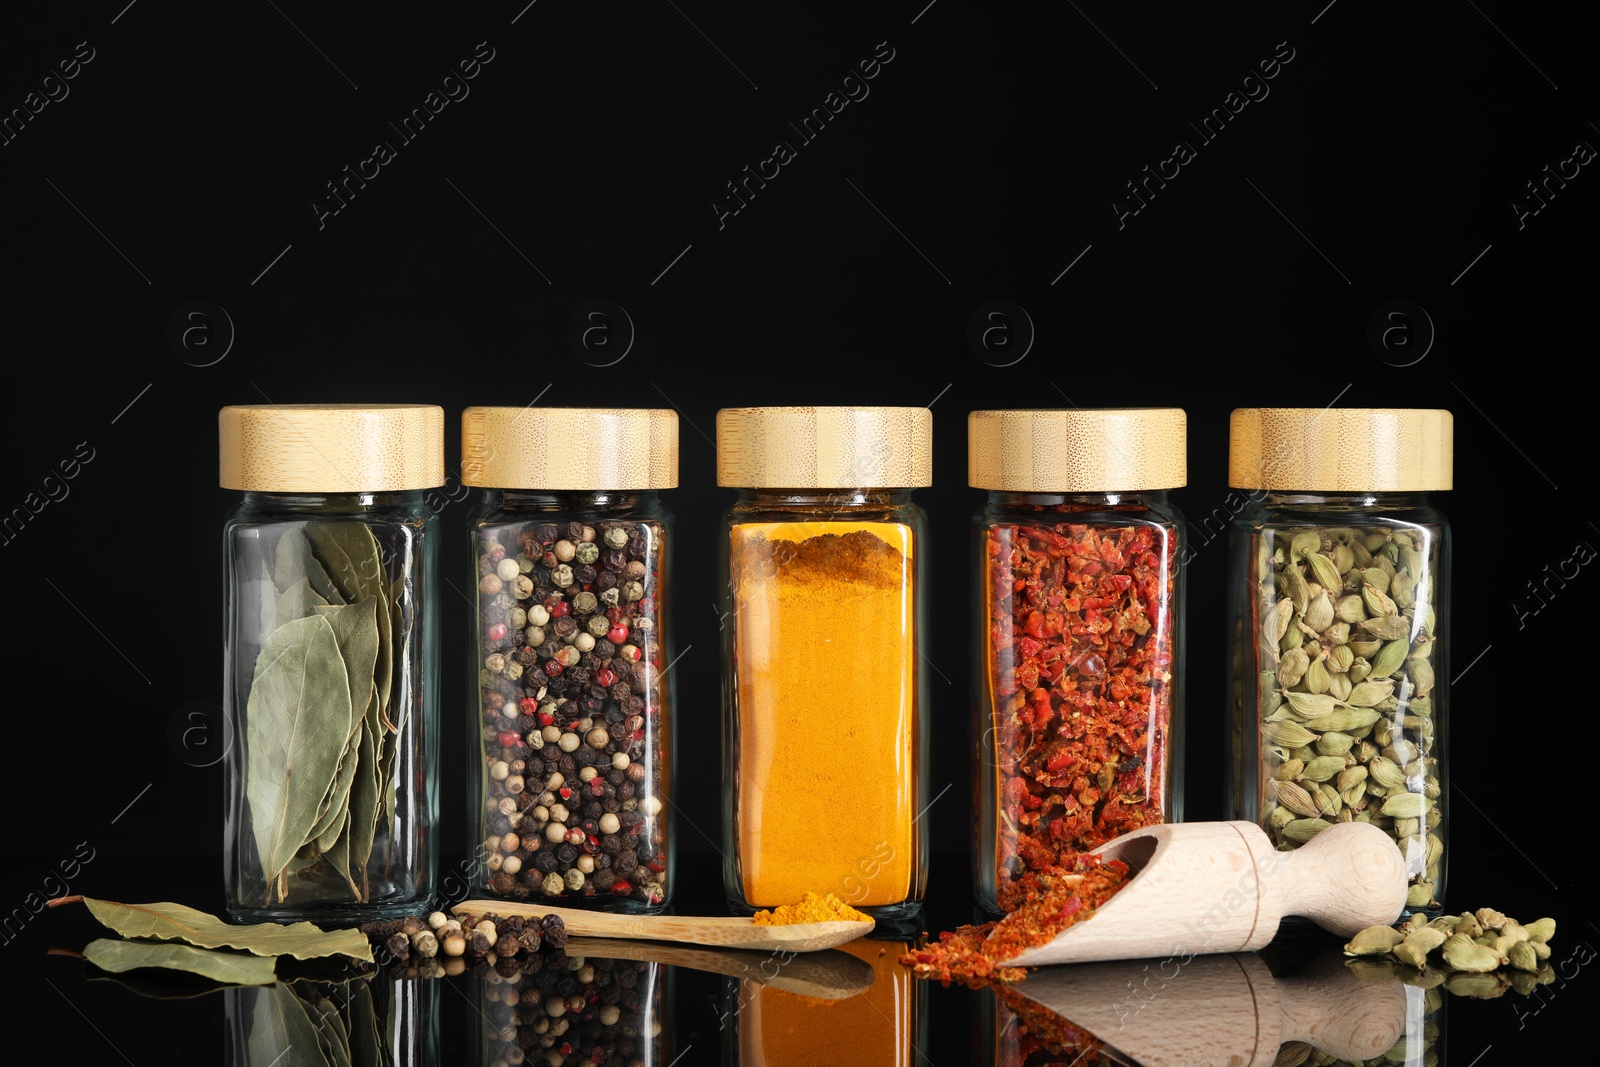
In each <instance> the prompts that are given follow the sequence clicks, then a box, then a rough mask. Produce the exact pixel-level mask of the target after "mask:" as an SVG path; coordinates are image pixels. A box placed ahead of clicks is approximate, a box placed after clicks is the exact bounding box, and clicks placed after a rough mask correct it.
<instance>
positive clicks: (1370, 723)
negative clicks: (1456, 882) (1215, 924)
mask: <svg viewBox="0 0 1600 1067" xmlns="http://www.w3.org/2000/svg"><path fill="white" fill-rule="evenodd" d="M1451 429H1452V420H1451V416H1450V413H1449V412H1448V411H1437V410H1420V409H1411V410H1405V409H1371V408H1367V409H1314V408H1308V409H1299V408H1247V409H1240V410H1237V411H1235V412H1234V413H1233V418H1232V431H1231V439H1232V445H1231V449H1230V456H1229V484H1230V485H1232V486H1234V487H1235V488H1236V489H1241V490H1247V491H1248V494H1247V495H1246V496H1245V497H1244V498H1242V499H1240V500H1239V507H1238V508H1237V509H1236V511H1237V515H1236V517H1235V519H1234V520H1233V523H1232V526H1231V529H1230V536H1229V542H1230V548H1229V551H1230V553H1231V556H1232V559H1231V563H1230V567H1229V572H1230V596H1229V599H1230V617H1231V620H1232V626H1233V631H1234V637H1235V642H1236V646H1235V654H1234V686H1233V693H1232V698H1233V699H1232V706H1233V759H1232V765H1231V771H1232V773H1231V775H1230V777H1231V782H1232V784H1231V788H1230V798H1229V800H1230V806H1231V810H1232V812H1233V817H1234V818H1238V819H1251V820H1257V821H1259V823H1260V825H1261V828H1262V829H1263V830H1265V831H1266V833H1267V836H1268V837H1269V838H1270V839H1271V840H1272V841H1273V843H1274V844H1275V845H1276V846H1277V847H1278V848H1279V849H1281V850H1288V849H1293V848H1297V847H1298V846H1300V845H1302V844H1304V843H1305V842H1306V841H1308V840H1310V839H1311V837H1312V835H1314V834H1316V833H1317V832H1318V831H1319V830H1321V829H1323V828H1325V827H1327V826H1329V825H1331V824H1332V823H1334V822H1349V821H1352V820H1354V821H1359V822H1371V823H1372V824H1374V825H1376V826H1379V827H1381V828H1382V829H1384V830H1386V831H1388V832H1389V833H1390V835H1392V836H1393V837H1394V839H1395V842H1396V843H1397V845H1398V846H1399V848H1400V850H1401V852H1402V854H1403V855H1404V856H1405V859H1406V864H1407V869H1408V871H1409V875H1410V889H1409V893H1408V895H1407V898H1406V910H1407V913H1410V912H1412V911H1417V910H1422V911H1429V912H1436V911H1438V910H1439V909H1441V908H1442V901H1443V899H1444V881H1445V835H1446V830H1447V820H1446V806H1447V802H1448V799H1449V794H1448V776H1447V766H1446V760H1445V735H1446V731H1447V724H1448V722H1449V719H1448V715H1447V711H1448V701H1449V693H1448V690H1449V682H1450V671H1449V653H1450V651H1451V649H1450V639H1449V636H1448V634H1449V625H1448V623H1449V615H1450V611H1449V593H1450V588H1449V587H1450V579H1449V575H1450V530H1449V526H1448V524H1447V523H1446V521H1445V518H1444V516H1443V515H1441V514H1440V513H1439V511H1438V510H1437V509H1436V508H1435V507H1434V506H1433V504H1432V503H1431V502H1430V501H1429V498H1428V494H1429V493H1430V492H1433V491H1436V490H1448V489H1450V487H1451V474H1452V470H1451V468H1452V442H1451Z"/></svg>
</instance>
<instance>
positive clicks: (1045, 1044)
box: [994, 985, 1126, 1067]
mask: <svg viewBox="0 0 1600 1067" xmlns="http://www.w3.org/2000/svg"><path fill="white" fill-rule="evenodd" d="M994 992H995V996H997V997H999V998H1000V1000H1001V1001H1002V1002H1003V1003H1004V1004H1005V1010H1006V1011H1007V1012H1009V1014H1010V1016H1011V1017H1010V1018H1005V1017H1004V1016H1002V1019H1003V1022H1002V1023H1001V1024H1000V1025H999V1026H998V1027H997V1028H996V1029H997V1030H998V1031H999V1033H1000V1035H1001V1037H1000V1042H1001V1045H1000V1047H999V1048H998V1049H997V1050H996V1055H995V1063H996V1064H1005V1065H1006V1067H1011V1065H1013V1064H1016V1065H1019V1067H1020V1065H1030V1067H1031V1065H1033V1064H1038V1065H1040V1067H1044V1065H1047V1064H1049V1065H1055V1064H1063V1063H1065V1064H1070V1065H1071V1067H1114V1065H1120V1064H1122V1063H1124V1062H1126V1061H1124V1060H1122V1059H1121V1058H1120V1057H1118V1058H1116V1059H1113V1058H1112V1057H1111V1056H1110V1055H1108V1054H1107V1053H1106V1052H1105V1046H1104V1045H1103V1044H1102V1043H1101V1041H1100V1039H1099V1038H1097V1037H1095V1036H1094V1035H1093V1034H1092V1033H1090V1032H1089V1031H1087V1030H1083V1029H1080V1028H1079V1027H1076V1026H1074V1025H1073V1024H1072V1023H1070V1022H1068V1021H1067V1020H1066V1019H1064V1018H1062V1017H1061V1016H1060V1015H1057V1014H1056V1013H1055V1012H1053V1011H1051V1010H1050V1009H1049V1008H1046V1007H1044V1006H1043V1005H1041V1004H1037V1003H1035V1002H1034V1001H1032V1000H1029V999H1028V998H1027V997H1025V996H1023V995H1022V994H1021V993H1019V992H1017V991H1016V990H1015V989H1013V988H1011V987H1010V986H1002V985H997V986H995V987H994ZM1008 1043H1009V1047H1007V1044H1008Z"/></svg>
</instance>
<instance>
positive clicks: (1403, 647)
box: [1368, 638, 1411, 678]
mask: <svg viewBox="0 0 1600 1067" xmlns="http://www.w3.org/2000/svg"><path fill="white" fill-rule="evenodd" d="M1410 648H1411V643H1410V642H1409V641H1406V640H1404V639H1403V638H1402V639H1399V640H1394V641H1389V642H1387V643H1386V644H1385V645H1384V646H1383V648H1381V649H1379V651H1378V654H1377V655H1376V656H1374V657H1372V673H1371V674H1370V675H1369V676H1368V677H1371V678H1387V677H1389V675H1391V674H1393V673H1394V672H1395V671H1397V670H1399V669H1400V665H1401V664H1402V663H1404V662H1405V661H1406V652H1407V651H1408V650H1409V649H1410Z"/></svg>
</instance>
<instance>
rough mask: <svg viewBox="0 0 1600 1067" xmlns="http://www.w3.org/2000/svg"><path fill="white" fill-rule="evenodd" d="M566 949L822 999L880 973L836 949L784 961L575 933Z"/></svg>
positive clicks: (859, 987)
mask: <svg viewBox="0 0 1600 1067" xmlns="http://www.w3.org/2000/svg"><path fill="white" fill-rule="evenodd" d="M565 952H566V954H567V955H568V956H595V957H598V958H600V959H607V960H643V961H646V962H650V963H665V964H670V965H671V966H673V967H692V968H694V969H695V970H697V971H710V972H712V973H713V974H725V975H727V976H728V977H729V978H746V979H749V980H750V981H752V982H756V983H759V984H760V985H764V986H766V987H768V988H769V989H781V990H783V991H784V992H786V993H797V994H799V995H801V996H806V997H815V998H817V999H818V1000H845V999H847V998H849V997H853V996H855V995H856V994H858V993H865V992H866V991H867V990H868V989H870V988H872V982H873V979H874V978H875V977H876V972H875V971H874V970H873V969H872V964H870V963H868V962H866V961H865V960H861V959H857V958H856V957H854V956H852V955H850V953H848V952H839V951H837V950H835V949H826V950H824V951H822V952H815V953H811V954H809V955H802V956H796V957H795V958H794V959H791V960H783V959H781V958H779V957H776V956H774V955H773V954H772V953H771V952H741V951H723V950H721V949H710V948H688V947H685V946H682V945H658V944H654V943H652V942H648V941H623V940H620V939H614V938H608V937H573V938H569V939H568V940H567V947H566V949H565Z"/></svg>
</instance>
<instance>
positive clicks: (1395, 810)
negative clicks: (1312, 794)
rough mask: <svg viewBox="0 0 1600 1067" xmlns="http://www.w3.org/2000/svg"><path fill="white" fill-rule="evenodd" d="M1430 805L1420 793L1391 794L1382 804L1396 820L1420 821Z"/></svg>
mask: <svg viewBox="0 0 1600 1067" xmlns="http://www.w3.org/2000/svg"><path fill="white" fill-rule="evenodd" d="M1312 762H1313V763H1314V762H1316V761H1315V760H1313V761H1312ZM1310 769H1311V768H1310V767H1307V768H1306V770H1307V771H1308V772H1309V771H1310ZM1432 803H1433V802H1432V801H1430V800H1429V799H1428V798H1427V797H1425V796H1423V795H1422V794H1421V793H1391V794H1389V796H1388V797H1387V798H1386V799H1385V800H1384V802H1383V813H1384V814H1385V815H1388V816H1390V817H1392V818H1396V819H1420V818H1422V814H1423V812H1425V811H1427V810H1428V808H1429V807H1431V806H1432Z"/></svg>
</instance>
